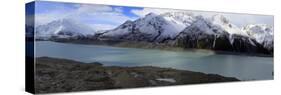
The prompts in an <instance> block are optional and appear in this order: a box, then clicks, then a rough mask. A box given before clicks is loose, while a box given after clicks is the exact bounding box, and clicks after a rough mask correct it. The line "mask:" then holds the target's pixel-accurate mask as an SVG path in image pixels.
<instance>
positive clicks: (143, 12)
mask: <svg viewBox="0 0 281 95" xmlns="http://www.w3.org/2000/svg"><path fill="white" fill-rule="evenodd" d="M178 11H182V10H174V9H156V8H143V9H141V10H139V9H136V10H131V12H132V13H134V14H135V15H137V16H140V17H144V16H145V15H146V14H148V13H151V12H152V13H155V14H162V13H166V12H178Z"/></svg>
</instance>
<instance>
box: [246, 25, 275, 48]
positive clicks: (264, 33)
mask: <svg viewBox="0 0 281 95" xmlns="http://www.w3.org/2000/svg"><path fill="white" fill-rule="evenodd" d="M242 31H244V32H246V33H247V34H248V35H249V36H250V37H251V38H253V39H255V40H256V41H257V42H258V43H260V44H262V45H263V46H264V47H266V48H267V49H271V50H272V49H273V27H271V26H268V25H265V24H255V25H253V24H251V25H247V26H245V27H243V28H242Z"/></svg>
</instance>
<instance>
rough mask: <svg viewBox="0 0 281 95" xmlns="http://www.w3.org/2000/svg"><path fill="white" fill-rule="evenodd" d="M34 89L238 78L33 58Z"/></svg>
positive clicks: (130, 85)
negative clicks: (34, 61)
mask: <svg viewBox="0 0 281 95" xmlns="http://www.w3.org/2000/svg"><path fill="white" fill-rule="evenodd" d="M35 65H36V75H35V88H36V93H49V92H52V93H53V92H68V91H88V90H101V89H116V88H136V87H153V86H169V85H183V84H200V83H216V82H232V81H240V80H238V79H237V78H233V77H224V76H221V75H217V74H205V73H201V72H193V71H188V70H176V69H171V68H160V67H153V66H137V67H120V66H103V64H102V63H99V62H91V63H84V62H79V61H73V60H68V59H59V58H50V57H39V58H36V64H35Z"/></svg>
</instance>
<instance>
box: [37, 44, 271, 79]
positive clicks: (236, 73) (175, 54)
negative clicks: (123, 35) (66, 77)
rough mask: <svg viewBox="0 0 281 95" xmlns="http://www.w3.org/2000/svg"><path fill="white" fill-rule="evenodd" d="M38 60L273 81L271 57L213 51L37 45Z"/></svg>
mask: <svg viewBox="0 0 281 95" xmlns="http://www.w3.org/2000/svg"><path fill="white" fill-rule="evenodd" d="M36 56H37V57H42V56H48V57H55V58H65V59H72V60H77V61H82V62H94V61H97V62H101V63H102V64H104V65H106V66H112V65H113V66H129V67H130V66H158V67H169V68H174V69H180V70H190V71H197V72H203V73H210V74H219V75H223V76H228V77H236V78H238V79H242V80H262V79H273V76H272V72H273V58H272V57H254V56H239V55H222V54H215V53H213V52H211V51H185V52H182V51H164V50H154V49H136V48H120V47H110V46H99V45H81V44H69V43H57V42H50V41H38V42H36Z"/></svg>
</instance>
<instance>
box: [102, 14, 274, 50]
mask: <svg viewBox="0 0 281 95" xmlns="http://www.w3.org/2000/svg"><path fill="white" fill-rule="evenodd" d="M265 31H266V32H265ZM265 33H266V34H265ZM99 37H100V38H109V39H113V40H128V41H148V42H153V43H166V44H168V45H172V46H180V47H184V48H202V49H213V50H222V51H235V52H248V53H263V54H272V53H273V32H272V29H271V28H268V26H265V25H258V26H257V25H256V26H253V25H249V26H246V27H244V28H243V29H242V30H241V29H240V28H239V27H237V26H236V25H234V24H232V23H231V22H230V21H229V20H228V19H227V18H226V17H224V16H223V15H214V16H212V17H211V18H205V17H203V16H201V15H198V16H194V15H193V14H190V13H187V12H167V13H164V14H160V15H156V14H154V13H149V14H147V15H146V16H145V17H143V18H140V19H137V20H135V21H126V22H125V23H123V24H121V25H120V26H118V27H117V28H115V29H113V30H108V31H106V32H104V33H102V34H101V35H99Z"/></svg>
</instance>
